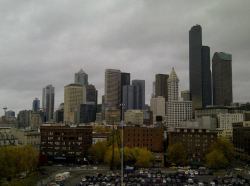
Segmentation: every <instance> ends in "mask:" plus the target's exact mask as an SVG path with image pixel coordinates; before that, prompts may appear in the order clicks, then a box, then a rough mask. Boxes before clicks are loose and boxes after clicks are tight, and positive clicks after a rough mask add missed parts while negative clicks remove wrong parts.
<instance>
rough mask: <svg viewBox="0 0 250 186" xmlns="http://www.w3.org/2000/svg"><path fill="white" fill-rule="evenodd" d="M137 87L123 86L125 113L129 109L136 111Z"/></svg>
mask: <svg viewBox="0 0 250 186" xmlns="http://www.w3.org/2000/svg"><path fill="white" fill-rule="evenodd" d="M135 91H136V86H133V85H125V86H123V104H124V107H123V108H124V111H126V110H128V109H135V96H136V92H135Z"/></svg>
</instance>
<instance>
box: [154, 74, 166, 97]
mask: <svg viewBox="0 0 250 186" xmlns="http://www.w3.org/2000/svg"><path fill="white" fill-rule="evenodd" d="M168 77H169V76H168V74H156V75H155V97H158V96H162V97H164V98H165V100H166V101H167V100H168Z"/></svg>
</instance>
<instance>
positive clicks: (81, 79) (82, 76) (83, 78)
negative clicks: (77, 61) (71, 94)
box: [75, 69, 88, 86]
mask: <svg viewBox="0 0 250 186" xmlns="http://www.w3.org/2000/svg"><path fill="white" fill-rule="evenodd" d="M75 83H76V84H81V85H83V86H84V85H88V74H87V73H86V72H84V71H83V69H81V70H80V71H79V72H77V73H75Z"/></svg>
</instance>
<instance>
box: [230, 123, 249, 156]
mask: <svg viewBox="0 0 250 186" xmlns="http://www.w3.org/2000/svg"><path fill="white" fill-rule="evenodd" d="M233 144H234V148H235V151H236V154H237V155H239V156H240V157H241V158H242V159H245V160H248V161H250V126H244V122H240V123H235V124H234V125H233Z"/></svg>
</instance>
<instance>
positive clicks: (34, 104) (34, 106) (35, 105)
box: [32, 98, 40, 112]
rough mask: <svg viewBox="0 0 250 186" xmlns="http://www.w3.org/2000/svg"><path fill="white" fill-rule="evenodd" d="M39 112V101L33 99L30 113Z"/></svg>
mask: <svg viewBox="0 0 250 186" xmlns="http://www.w3.org/2000/svg"><path fill="white" fill-rule="evenodd" d="M39 110H40V100H39V99H38V98H35V99H34V100H33V102H32V111H33V112H38V111H39Z"/></svg>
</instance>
